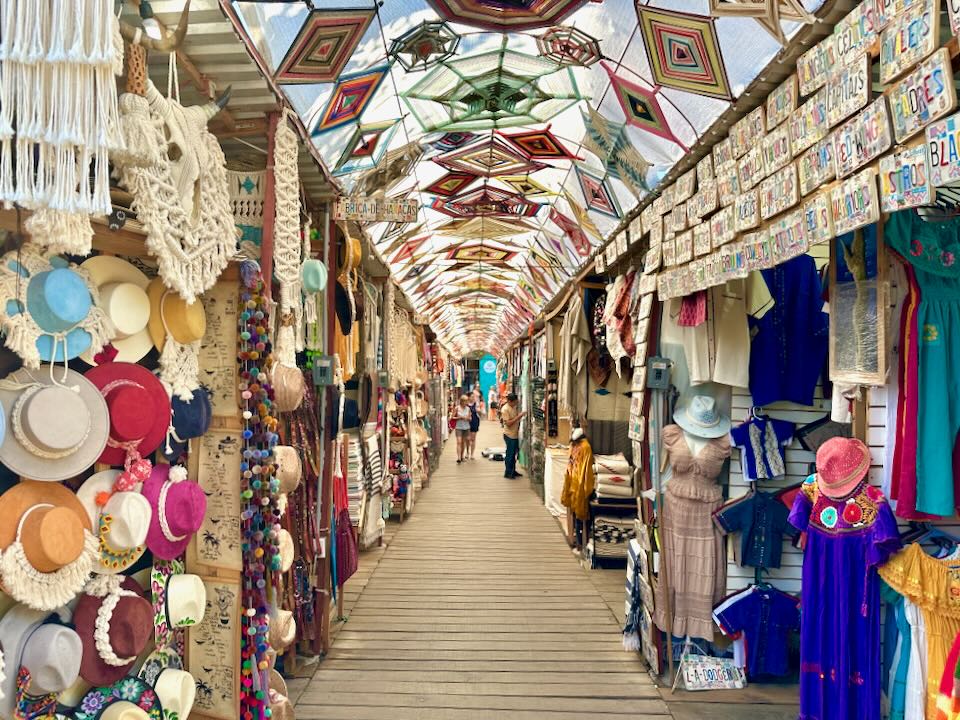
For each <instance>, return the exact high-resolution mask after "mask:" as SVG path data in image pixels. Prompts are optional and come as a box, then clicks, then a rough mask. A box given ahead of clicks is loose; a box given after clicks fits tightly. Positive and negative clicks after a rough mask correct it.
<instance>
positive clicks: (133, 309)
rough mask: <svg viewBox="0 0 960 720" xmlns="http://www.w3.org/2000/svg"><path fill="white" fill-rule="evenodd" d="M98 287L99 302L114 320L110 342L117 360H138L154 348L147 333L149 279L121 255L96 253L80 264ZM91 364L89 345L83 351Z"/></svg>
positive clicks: (92, 362)
mask: <svg viewBox="0 0 960 720" xmlns="http://www.w3.org/2000/svg"><path fill="white" fill-rule="evenodd" d="M80 267H81V268H83V269H84V270H85V271H86V272H87V274H88V275H89V277H90V280H91V282H92V283H93V284H94V285H95V286H96V287H97V291H98V294H99V301H98V303H97V304H98V305H99V307H100V308H101V309H102V310H103V312H105V313H106V315H107V317H109V318H110V321H111V322H112V323H113V327H114V331H115V332H114V336H113V339H112V340H111V341H110V344H111V345H112V346H113V347H114V349H115V350H116V351H117V355H116V357H115V358H114V360H116V361H118V362H137V361H138V360H141V359H142V358H143V357H144V356H145V355H146V354H147V353H148V352H150V350H152V349H153V341H152V340H151V338H150V333H149V332H147V322H148V321H149V320H150V299H149V298H148V297H147V290H146V289H147V284H148V283H149V282H150V281H149V280H148V279H147V276H146V275H144V274H143V273H142V272H141V271H140V270H139V268H137V267H136V266H134V265H133V264H132V263H129V262H127V261H126V260H123V259H122V258H118V257H114V256H111V255H97V256H95V257H92V258H88V259H87V260H84V261H83V263H82V264H81V265H80ZM80 359H81V360H83V361H84V362H85V363H87V364H88V365H96V364H97V362H96V359H95V357H94V353H93V352H91V350H90V349H89V348H88V349H87V350H84V351H83V352H82V353H80Z"/></svg>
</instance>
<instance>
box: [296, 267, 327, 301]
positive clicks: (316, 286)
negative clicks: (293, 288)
mask: <svg viewBox="0 0 960 720" xmlns="http://www.w3.org/2000/svg"><path fill="white" fill-rule="evenodd" d="M300 282H301V283H302V284H303V292H304V293H305V294H307V295H313V294H314V293H318V292H323V291H324V290H325V289H326V287H327V266H326V265H324V264H323V262H321V261H320V260H316V259H314V258H307V259H306V260H304V261H303V265H301V266H300Z"/></svg>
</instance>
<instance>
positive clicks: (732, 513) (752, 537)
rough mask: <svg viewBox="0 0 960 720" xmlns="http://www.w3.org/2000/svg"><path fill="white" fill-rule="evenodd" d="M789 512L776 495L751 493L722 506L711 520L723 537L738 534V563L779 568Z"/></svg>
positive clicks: (788, 529)
mask: <svg viewBox="0 0 960 720" xmlns="http://www.w3.org/2000/svg"><path fill="white" fill-rule="evenodd" d="M789 515H790V511H789V510H788V509H787V507H786V505H784V504H783V503H782V502H780V499H779V498H778V497H777V496H776V495H772V494H770V493H765V492H759V491H756V492H752V493H750V494H749V495H747V496H745V497H743V498H741V499H739V500H734V501H733V502H732V503H728V504H726V505H724V506H723V507H722V508H720V509H719V510H717V511H716V512H715V513H714V514H713V521H714V523H716V525H717V527H718V528H720V531H721V532H723V533H724V534H727V533H732V532H738V531H739V532H741V533H742V534H741V538H740V564H741V565H749V566H750V567H759V568H778V567H780V556H781V551H782V550H783V535H784V533H786V532H788V531H790V530H791V529H792V526H791V525H790V523H789V522H787V517H788V516H789Z"/></svg>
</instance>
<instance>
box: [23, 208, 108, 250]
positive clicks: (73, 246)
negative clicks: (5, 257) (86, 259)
mask: <svg viewBox="0 0 960 720" xmlns="http://www.w3.org/2000/svg"><path fill="white" fill-rule="evenodd" d="M24 227H25V228H26V230H27V232H28V233H30V239H31V240H33V242H35V243H37V245H39V246H41V247H43V248H45V249H46V251H47V252H51V253H65V254H68V255H89V254H90V252H91V250H92V249H93V225H91V224H90V216H89V215H87V214H86V213H82V212H77V213H71V212H65V211H63V210H53V209H51V208H37V209H36V210H34V211H33V214H32V215H31V216H30V217H29V218H27V221H26V222H25V223H24Z"/></svg>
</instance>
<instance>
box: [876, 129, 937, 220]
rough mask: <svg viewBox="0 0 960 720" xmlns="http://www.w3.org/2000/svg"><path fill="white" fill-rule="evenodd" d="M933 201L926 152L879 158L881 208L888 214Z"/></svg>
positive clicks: (917, 149)
mask: <svg viewBox="0 0 960 720" xmlns="http://www.w3.org/2000/svg"><path fill="white" fill-rule="evenodd" d="M932 202H933V186H932V185H931V184H930V168H929V166H928V164H927V149H926V148H925V147H924V146H923V145H919V146H918V147H913V148H907V149H904V150H900V151H899V152H894V153H891V154H889V155H884V156H883V157H882V158H880V209H881V210H883V211H884V212H886V213H892V212H896V211H897V210H903V209H904V208H911V207H920V206H921V205H929V204H930V203H932Z"/></svg>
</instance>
